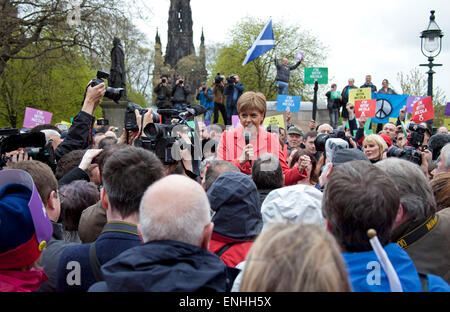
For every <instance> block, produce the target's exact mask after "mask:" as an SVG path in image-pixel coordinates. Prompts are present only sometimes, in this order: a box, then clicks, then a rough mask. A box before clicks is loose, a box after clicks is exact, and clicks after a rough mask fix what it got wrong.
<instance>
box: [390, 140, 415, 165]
mask: <svg viewBox="0 0 450 312" xmlns="http://www.w3.org/2000/svg"><path fill="white" fill-rule="evenodd" d="M387 157H396V158H400V159H404V160H407V161H410V162H412V163H415V164H417V165H419V166H420V165H422V153H421V152H419V151H418V150H416V149H415V148H414V147H411V146H405V148H404V149H401V148H399V147H397V146H395V145H393V146H391V147H390V148H389V149H388V151H387Z"/></svg>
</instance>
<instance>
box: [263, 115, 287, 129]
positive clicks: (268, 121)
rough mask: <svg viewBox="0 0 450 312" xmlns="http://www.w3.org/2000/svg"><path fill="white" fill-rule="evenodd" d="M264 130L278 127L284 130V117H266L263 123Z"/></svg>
mask: <svg viewBox="0 0 450 312" xmlns="http://www.w3.org/2000/svg"><path fill="white" fill-rule="evenodd" d="M263 126H264V128H267V127H268V126H278V128H283V129H286V127H285V123H284V115H274V116H269V117H266V118H265V119H264V121H263Z"/></svg>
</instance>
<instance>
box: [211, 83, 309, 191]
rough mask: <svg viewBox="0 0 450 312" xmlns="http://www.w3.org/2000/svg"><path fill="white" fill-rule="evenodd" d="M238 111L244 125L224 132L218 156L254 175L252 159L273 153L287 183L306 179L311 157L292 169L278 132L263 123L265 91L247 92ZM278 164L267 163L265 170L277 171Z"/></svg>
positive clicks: (290, 183)
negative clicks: (267, 129) (266, 129)
mask: <svg viewBox="0 0 450 312" xmlns="http://www.w3.org/2000/svg"><path fill="white" fill-rule="evenodd" d="M237 111H238V114H239V120H240V122H241V124H240V125H239V126H238V127H237V129H234V130H227V131H225V132H224V133H223V134H222V139H221V140H220V143H219V147H218V151H217V158H218V159H222V160H227V161H231V162H233V164H235V165H236V166H237V167H238V168H239V169H240V170H241V172H243V173H245V174H251V169H252V164H253V161H254V160H255V159H256V158H258V156H260V155H262V154H264V153H272V154H274V155H275V156H277V157H278V159H279V162H280V164H281V168H282V169H283V174H284V184H285V185H292V184H296V183H297V182H298V181H299V180H301V179H304V178H307V177H308V173H307V171H306V168H308V166H309V162H310V161H311V160H310V159H309V157H303V156H302V157H301V158H300V159H299V161H298V163H297V164H296V165H295V166H294V167H292V168H289V166H288V165H287V163H286V161H285V159H286V158H285V155H284V154H283V150H282V148H281V145H280V142H279V139H278V137H277V134H275V133H270V132H267V131H265V130H264V127H263V126H262V123H263V121H264V118H265V116H266V111H267V105H266V98H265V96H264V94H262V93H255V92H245V93H244V94H242V96H241V97H240V98H239V100H238V102H237ZM277 166H278V164H268V165H266V167H265V168H261V169H262V170H267V171H271V170H275V169H276V168H277Z"/></svg>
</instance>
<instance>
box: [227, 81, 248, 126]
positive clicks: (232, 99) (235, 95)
mask: <svg viewBox="0 0 450 312" xmlns="http://www.w3.org/2000/svg"><path fill="white" fill-rule="evenodd" d="M244 90H245V87H244V85H243V84H242V83H240V82H239V76H238V75H231V76H229V77H228V78H227V84H226V86H225V92H224V95H226V97H227V120H226V122H225V124H226V125H227V126H229V125H231V124H232V123H231V118H232V117H231V116H233V115H238V112H237V106H236V105H237V101H238V99H239V98H240V97H241V95H242V93H243V92H244Z"/></svg>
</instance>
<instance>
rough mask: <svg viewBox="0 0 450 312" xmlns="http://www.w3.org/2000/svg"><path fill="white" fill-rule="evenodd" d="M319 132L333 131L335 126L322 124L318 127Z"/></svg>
mask: <svg viewBox="0 0 450 312" xmlns="http://www.w3.org/2000/svg"><path fill="white" fill-rule="evenodd" d="M317 132H318V133H319V134H326V133H331V132H333V127H332V126H330V125H329V124H327V123H325V124H322V125H320V127H319V128H318V129H317Z"/></svg>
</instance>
